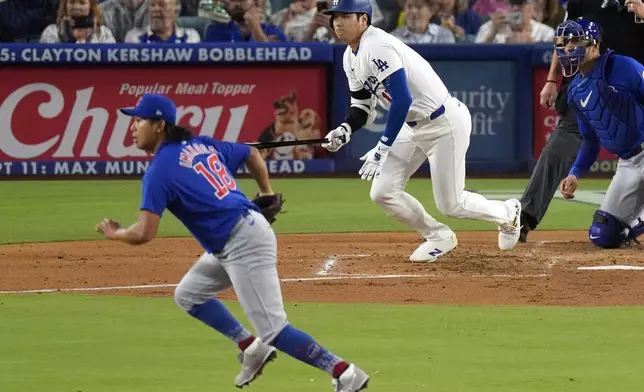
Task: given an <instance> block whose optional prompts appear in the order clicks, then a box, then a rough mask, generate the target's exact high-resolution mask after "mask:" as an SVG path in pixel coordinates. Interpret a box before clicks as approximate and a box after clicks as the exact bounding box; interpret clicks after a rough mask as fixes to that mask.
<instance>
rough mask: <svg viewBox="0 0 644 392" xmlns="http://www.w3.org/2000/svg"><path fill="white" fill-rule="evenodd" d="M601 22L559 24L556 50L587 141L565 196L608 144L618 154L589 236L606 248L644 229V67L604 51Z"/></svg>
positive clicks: (570, 100) (569, 195) (563, 185)
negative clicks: (613, 171) (612, 175)
mask: <svg viewBox="0 0 644 392" xmlns="http://www.w3.org/2000/svg"><path fill="white" fill-rule="evenodd" d="M600 43H601V33H600V30H599V26H598V25H597V24H596V23H594V22H592V21H590V20H588V19H585V18H577V19H575V20H569V21H566V22H564V23H562V24H561V25H559V27H558V28H557V32H556V36H555V50H556V51H557V55H558V58H559V64H560V65H561V69H562V72H563V74H564V76H566V77H571V76H574V79H573V80H572V81H571V83H570V86H569V87H568V103H569V104H570V105H574V107H575V110H576V112H577V122H578V124H579V130H580V132H581V135H582V138H583V141H582V144H581V147H580V149H579V153H578V154H577V159H576V160H575V163H574V164H573V166H572V168H571V169H570V172H569V174H568V177H566V178H565V179H564V180H563V181H562V182H561V185H560V192H561V194H562V196H563V197H564V198H566V199H572V198H573V197H574V193H575V190H576V189H577V181H578V179H579V178H581V177H582V176H583V175H584V174H585V173H586V172H587V171H588V170H589V169H590V167H591V166H592V164H593V162H595V160H596V159H597V155H598V154H599V150H600V149H601V147H602V146H603V147H604V148H605V149H606V150H607V151H608V152H610V153H613V154H615V155H617V156H618V157H619V161H618V164H617V171H616V173H615V176H614V177H613V180H612V181H611V183H610V186H609V187H608V190H607V191H606V196H605V197H604V201H603V202H602V205H601V206H600V208H599V210H597V211H596V212H595V214H594V217H593V223H592V225H591V226H590V229H589V231H588V235H589V237H590V241H591V242H592V243H593V244H595V245H597V246H599V247H601V248H615V247H620V246H623V245H625V244H627V243H629V242H630V241H632V240H634V239H635V238H636V237H637V236H639V235H640V234H642V233H643V232H644V224H642V222H641V221H640V220H639V216H640V214H641V213H642V209H643V207H644V152H643V151H644V107H643V105H644V66H642V64H640V63H638V62H637V61H636V60H635V59H633V58H631V57H627V56H621V55H618V54H615V53H614V52H613V51H612V50H606V51H605V52H604V53H601V52H600V48H599V45H600Z"/></svg>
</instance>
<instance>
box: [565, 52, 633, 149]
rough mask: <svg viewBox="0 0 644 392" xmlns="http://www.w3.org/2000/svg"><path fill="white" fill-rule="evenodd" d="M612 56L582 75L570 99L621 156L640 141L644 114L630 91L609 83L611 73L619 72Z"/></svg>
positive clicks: (587, 121)
mask: <svg viewBox="0 0 644 392" xmlns="http://www.w3.org/2000/svg"><path fill="white" fill-rule="evenodd" d="M612 56H614V53H612V51H608V52H607V53H606V54H604V55H603V56H601V57H600V58H599V60H598V63H597V64H596V66H595V69H594V70H593V71H592V72H591V73H590V74H589V75H587V76H585V77H581V75H579V76H578V78H580V79H579V80H578V83H576V84H575V83H573V86H572V87H571V94H570V97H569V99H570V100H571V101H574V103H575V107H576V109H577V111H578V113H579V114H581V116H582V117H583V121H585V122H586V124H587V125H588V126H589V127H590V128H591V129H593V130H594V131H595V134H596V135H597V138H598V139H599V141H600V143H601V145H602V146H603V147H604V148H605V149H606V150H607V151H609V152H611V153H613V154H615V155H619V154H621V153H625V152H627V151H630V150H631V149H633V147H635V146H636V145H637V144H639V141H640V139H641V134H640V130H641V129H644V122H643V120H644V114H643V113H642V106H641V104H640V103H638V102H637V101H636V100H635V99H634V98H633V96H632V94H631V93H630V92H629V91H625V90H624V89H623V88H620V87H615V86H611V85H609V84H608V82H607V77H606V76H607V72H619V71H618V70H611V69H609V68H610V62H611V60H612V59H611V57H612Z"/></svg>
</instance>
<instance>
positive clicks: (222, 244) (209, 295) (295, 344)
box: [97, 94, 369, 392]
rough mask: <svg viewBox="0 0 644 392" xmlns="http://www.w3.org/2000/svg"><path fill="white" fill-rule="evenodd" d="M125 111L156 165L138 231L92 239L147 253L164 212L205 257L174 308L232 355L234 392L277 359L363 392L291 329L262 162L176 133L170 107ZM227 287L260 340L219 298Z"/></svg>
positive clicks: (354, 371) (347, 371)
mask: <svg viewBox="0 0 644 392" xmlns="http://www.w3.org/2000/svg"><path fill="white" fill-rule="evenodd" d="M121 111H122V112H123V113H124V114H126V115H129V116H134V117H135V119H134V123H133V125H132V133H133V137H134V142H135V143H136V146H137V147H138V148H140V149H142V150H144V151H148V152H151V153H153V154H154V158H153V159H152V162H151V163H150V166H149V168H148V170H147V172H146V173H145V176H144V177H143V196H142V201H141V207H140V214H139V220H138V222H136V223H135V224H133V225H132V226H130V227H128V228H121V227H120V225H119V224H118V223H117V222H115V221H113V220H111V219H105V220H104V221H103V222H102V223H100V224H99V225H98V226H97V230H98V231H99V232H101V233H103V234H104V235H105V237H107V238H109V239H113V240H120V241H124V242H126V243H129V244H133V245H138V244H143V243H146V242H148V241H151V240H152V239H153V238H154V237H155V235H156V233H157V228H158V226H159V222H160V220H161V216H162V215H163V212H164V211H165V210H166V208H167V209H168V210H169V211H170V212H172V213H173V214H174V215H175V216H176V217H177V218H178V219H179V220H180V221H181V222H182V223H183V224H184V225H185V226H186V227H187V228H188V230H189V231H190V232H191V233H192V234H193V235H194V237H195V238H196V239H197V240H198V241H199V243H200V244H201V246H202V247H203V248H204V249H205V252H204V253H203V255H202V256H201V258H199V260H198V261H197V262H196V263H195V264H194V265H193V266H192V268H191V269H190V270H189V271H188V273H187V274H186V275H185V276H184V277H183V279H181V282H180V283H179V285H178V286H177V288H176V291H175V301H176V303H177V305H179V307H180V308H181V309H183V310H184V311H186V312H187V313H188V314H189V315H191V316H192V317H195V318H197V319H198V320H200V321H202V322H203V323H205V324H206V325H208V326H210V327H212V328H213V329H215V330H216V331H218V332H220V333H221V334H222V335H224V336H226V337H227V338H228V339H230V340H232V341H233V342H234V343H236V344H237V345H238V347H239V349H240V350H241V353H240V356H239V359H240V361H241V363H242V369H241V372H240V373H239V374H238V375H237V377H236V378H235V385H236V386H237V387H240V388H241V387H243V386H245V385H247V384H249V383H250V382H251V381H253V379H254V378H255V377H256V376H257V375H258V374H260V373H261V371H262V369H263V367H264V365H265V364H266V363H267V362H268V361H270V360H272V359H273V358H275V355H276V349H277V350H280V351H282V352H284V353H286V354H288V355H290V356H292V357H293V358H295V359H298V360H300V361H302V362H305V363H308V364H309V365H312V366H315V367H317V368H320V369H322V370H324V371H326V372H328V373H329V374H330V375H331V376H332V377H333V385H334V388H335V390H336V391H337V392H355V391H359V390H361V389H363V388H365V387H366V386H367V382H368V380H369V377H368V376H367V374H366V373H365V372H363V371H362V370H360V369H359V368H358V367H356V366H355V365H353V364H349V363H347V362H345V361H344V360H343V359H342V358H340V357H338V356H336V355H334V354H332V353H331V352H329V351H328V350H326V349H325V348H324V347H322V346H320V345H319V344H318V343H317V342H316V341H315V340H314V339H313V338H311V337H310V336H309V335H307V334H306V333H304V332H303V331H300V330H298V329H296V328H294V327H293V326H292V325H290V324H289V322H288V321H287V318H286V313H285V312H284V306H283V303H282V293H281V290H280V281H279V277H278V275H277V268H276V263H277V255H276V254H277V242H276V238H275V234H274V232H273V230H272V228H271V225H270V223H269V221H268V220H270V221H271V222H272V221H274V219H275V215H276V214H277V213H278V212H279V211H280V210H281V205H282V201H281V195H275V194H274V193H273V190H272V189H271V184H270V181H269V178H268V172H267V169H266V164H265V162H264V160H263V159H262V157H261V156H260V154H259V152H258V151H257V150H256V149H254V148H250V147H249V146H247V145H244V144H236V143H226V142H221V141H217V140H214V139H212V138H210V137H204V136H200V137H193V136H192V134H191V133H190V131H188V130H186V129H184V128H181V127H178V126H177V125H175V123H176V106H175V104H174V102H172V101H171V100H170V99H168V98H167V97H165V96H162V95H154V94H147V95H144V96H143V97H142V99H141V100H140V101H139V103H138V104H137V106H136V107H135V108H126V109H121ZM243 164H245V165H246V166H247V168H248V170H249V172H250V174H251V175H252V176H253V178H254V179H255V181H256V182H257V185H258V187H259V194H258V197H257V198H256V199H255V203H254V202H252V201H251V200H249V199H248V198H246V196H244V194H243V193H242V192H241V191H240V190H239V188H238V186H237V183H236V181H235V178H234V177H233V175H232V173H236V172H237V169H238V168H239V167H241V165H243ZM260 207H261V209H260ZM260 212H261V213H260ZM267 218H268V220H267ZM231 286H232V287H233V289H234V290H235V293H236V295H237V298H238V299H239V302H240V304H241V306H242V308H243V310H244V312H245V314H246V317H247V318H248V320H249V321H250V322H251V323H252V325H253V327H254V329H255V331H256V332H257V333H258V335H259V337H255V336H253V335H252V334H251V332H250V331H248V330H247V329H246V328H244V327H243V326H242V325H241V324H240V323H239V322H238V321H237V320H236V319H235V318H234V317H233V316H232V315H231V314H230V312H229V311H228V310H227V309H226V307H225V306H224V305H223V304H222V303H221V302H220V301H219V300H217V299H216V298H215V296H216V294H217V293H218V292H219V291H221V290H223V289H226V288H228V287H231Z"/></svg>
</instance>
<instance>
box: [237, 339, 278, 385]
mask: <svg viewBox="0 0 644 392" xmlns="http://www.w3.org/2000/svg"><path fill="white" fill-rule="evenodd" d="M276 357H277V349H275V347H273V346H269V345H267V344H264V343H262V341H261V340H259V338H255V340H254V341H253V343H251V344H250V346H248V347H246V350H244V352H243V353H240V354H239V357H238V359H239V362H241V364H242V370H241V372H240V373H239V374H238V375H237V377H235V386H236V387H237V388H243V387H244V386H246V385H248V384H250V383H251V381H253V380H254V379H255V377H257V376H259V375H260V374H262V370H263V369H264V366H265V365H266V364H267V363H268V362H270V361H272V360H274V359H275V358H276Z"/></svg>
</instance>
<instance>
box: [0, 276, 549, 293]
mask: <svg viewBox="0 0 644 392" xmlns="http://www.w3.org/2000/svg"><path fill="white" fill-rule="evenodd" d="M547 276H548V275H547V274H537V275H469V276H467V275H465V276H464V275H439V274H391V275H375V274H374V275H370V274H356V275H342V276H319V277H302V278H284V279H280V281H281V282H283V283H290V282H319V281H330V280H350V279H400V278H517V279H521V278H545V277H547ZM173 287H177V285H176V284H171V283H167V284H148V285H145V284H143V285H134V286H105V287H77V288H65V289H31V290H5V291H0V294H35V293H56V292H83V291H110V290H136V289H158V288H173Z"/></svg>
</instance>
